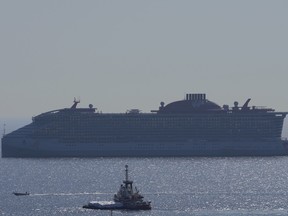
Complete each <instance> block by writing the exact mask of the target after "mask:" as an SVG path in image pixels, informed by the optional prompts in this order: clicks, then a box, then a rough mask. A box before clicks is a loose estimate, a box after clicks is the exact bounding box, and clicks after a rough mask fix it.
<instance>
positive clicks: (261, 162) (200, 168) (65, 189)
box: [0, 157, 288, 216]
mask: <svg viewBox="0 0 288 216" xmlns="http://www.w3.org/2000/svg"><path fill="white" fill-rule="evenodd" d="M126 164H128V165H129V170H130V176H131V179H132V180H133V181H134V184H135V186H136V187H137V188H138V189H139V190H140V192H141V193H142V194H143V195H144V196H145V199H147V200H150V201H152V208H153V209H152V210H151V211H139V212H137V211H134V212H133V211H132V212H127V211H114V212H113V215H129V216H134V215H139V216H140V215H155V216H156V215H157V216H158V215H159V216H161V215H163V216H164V215H165V216H170V215H171V216H172V215H179V216H180V215H181V216H182V215H183V216H184V215H196V216H197V215H205V216H212V215H213V216H215V215H237V216H239V215H287V214H288V157H257V158H250V157H240V158H95V159H79V158H70V159H69V158H68V159H57V158H53V159H7V158H1V159H0V187H1V188H0V215H15V216H21V215H25V216H27V215H39V216H40V215H41V216H45V215H47V216H48V215H49V216H50V215H69V216H70V215H72V216H73V215H75V216H76V215H77V216H78V215H84V216H85V215H103V216H104V215H107V216H109V215H111V213H110V212H109V211H104V210H102V211H101V210H89V209H83V208H82V206H83V205H84V204H86V203H88V202H89V201H91V200H99V201H100V200H112V196H113V194H114V193H115V192H116V191H117V190H118V187H119V186H120V184H121V183H122V181H123V179H124V170H125V168H124V166H125V165H126ZM14 191H17V192H26V191H27V192H30V193H31V195H29V196H18V197H17V196H15V195H13V194H12V192H14Z"/></svg>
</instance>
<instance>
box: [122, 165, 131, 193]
mask: <svg viewBox="0 0 288 216" xmlns="http://www.w3.org/2000/svg"><path fill="white" fill-rule="evenodd" d="M125 177H126V178H125V181H123V183H124V184H125V188H126V189H129V190H131V191H132V190H133V187H132V184H133V181H129V178H128V165H125Z"/></svg>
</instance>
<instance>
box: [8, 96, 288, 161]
mask: <svg viewBox="0 0 288 216" xmlns="http://www.w3.org/2000/svg"><path fill="white" fill-rule="evenodd" d="M249 102H250V99H248V100H247V101H246V102H245V103H244V105H243V106H241V107H240V106H239V105H238V102H235V103H234V106H233V107H231V108H230V107H229V106H228V105H224V106H223V107H221V106H219V105H217V104H216V103H214V102H212V101H209V100H208V99H206V95H205V94H187V95H186V97H185V99H184V100H180V101H175V102H172V103H169V104H167V105H165V104H164V103H163V102H161V103H160V107H159V109H158V110H153V111H152V112H151V113H141V112H140V110H138V109H132V110H129V111H127V112H126V113H118V114H116V113H113V114H105V113H100V112H96V111H97V110H96V109H95V108H93V106H92V105H89V108H77V104H78V103H79V101H76V100H75V101H74V104H73V106H72V107H71V108H65V109H59V110H54V111H50V112H46V113H42V114H40V115H38V116H36V117H34V118H33V121H32V123H31V124H29V125H27V126H25V127H23V128H20V129H18V130H16V131H14V132H12V133H10V134H6V135H5V136H4V137H3V138H2V156H3V157H57V156H60V157H62V156H67V157H98V156H240V155H286V154H287V153H288V152H287V150H286V146H287V141H283V140H281V133H282V128H283V121H284V118H285V116H286V114H287V113H286V112H275V111H274V110H273V109H270V108H263V107H256V106H252V107H249Z"/></svg>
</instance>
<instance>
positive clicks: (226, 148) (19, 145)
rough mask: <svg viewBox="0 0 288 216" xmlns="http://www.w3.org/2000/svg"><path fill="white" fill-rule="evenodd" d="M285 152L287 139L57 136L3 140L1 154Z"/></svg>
mask: <svg viewBox="0 0 288 216" xmlns="http://www.w3.org/2000/svg"><path fill="white" fill-rule="evenodd" d="M283 155H288V141H283V140H274V141H257V142H256V141H253V142H252V141H217V142H216V141H214V142H212V141H209V142H208V141H186V142H166V143H157V142H147V143H144V142H143V143H62V142H59V141H58V140H56V139H50V140H47V139H45V140H44V139H43V140H40V139H37V140H35V139H28V138H27V139H24V140H23V139H17V138H6V139H5V137H4V138H3V139H2V157H32V158H33V157H190V156H200V157H201V156H203V157H211V156H212V157H213V156H214V157H227V156H228V157H231V156H283Z"/></svg>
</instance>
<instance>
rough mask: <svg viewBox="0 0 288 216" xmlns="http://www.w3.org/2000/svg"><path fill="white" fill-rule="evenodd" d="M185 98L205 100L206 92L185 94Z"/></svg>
mask: <svg viewBox="0 0 288 216" xmlns="http://www.w3.org/2000/svg"><path fill="white" fill-rule="evenodd" d="M186 100H193V101H195V100H196V101H203V100H206V94H186Z"/></svg>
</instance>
